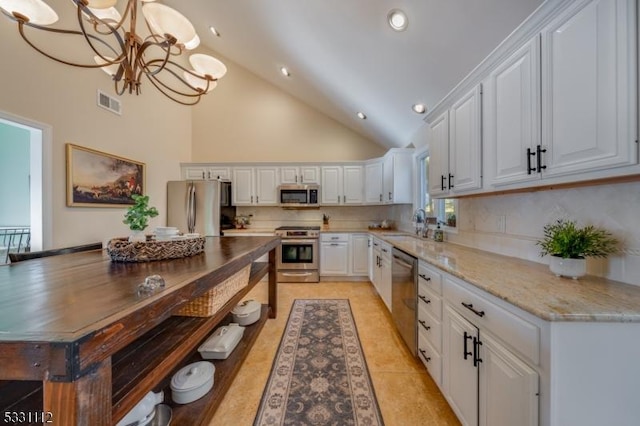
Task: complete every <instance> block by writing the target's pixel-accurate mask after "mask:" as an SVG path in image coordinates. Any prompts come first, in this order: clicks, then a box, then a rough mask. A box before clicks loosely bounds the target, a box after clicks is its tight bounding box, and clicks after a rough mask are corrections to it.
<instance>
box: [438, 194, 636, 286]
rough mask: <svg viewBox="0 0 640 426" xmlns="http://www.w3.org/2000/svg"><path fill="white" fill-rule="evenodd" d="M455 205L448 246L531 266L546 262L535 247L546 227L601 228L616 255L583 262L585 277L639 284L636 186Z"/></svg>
mask: <svg viewBox="0 0 640 426" xmlns="http://www.w3.org/2000/svg"><path fill="white" fill-rule="evenodd" d="M458 206H459V214H458V224H459V230H458V233H457V234H448V235H447V237H448V240H449V241H451V242H455V243H458V244H462V245H466V246H470V247H475V248H479V249H482V250H487V251H491V252H495V253H499V254H504V255H507V256H513V257H519V258H522V259H527V260H531V261H534V262H541V263H547V259H546V258H541V257H540V255H539V253H540V247H539V246H537V245H536V241H537V240H538V239H540V238H541V237H542V236H543V227H544V225H545V224H547V223H550V222H553V221H555V220H556V219H561V218H563V219H569V220H576V221H577V222H578V224H580V225H595V226H597V227H601V228H604V229H606V230H608V231H609V232H611V233H612V234H613V235H614V236H615V237H616V238H617V239H618V240H619V241H620V242H621V245H620V246H621V248H622V250H621V252H620V253H619V254H616V255H613V256H609V257H608V258H607V259H595V258H589V259H587V269H588V272H589V273H590V274H593V275H598V276H604V277H607V278H609V279H613V280H617V281H622V282H626V283H629V284H635V285H640V183H638V182H633V183H621V184H613V185H598V186H590V187H583V188H572V189H562V190H553V191H540V192H532V193H525V194H511V195H499V196H488V197H479V198H468V199H460V200H459V205H458ZM500 222H503V228H501V227H500ZM502 231H504V232H502Z"/></svg>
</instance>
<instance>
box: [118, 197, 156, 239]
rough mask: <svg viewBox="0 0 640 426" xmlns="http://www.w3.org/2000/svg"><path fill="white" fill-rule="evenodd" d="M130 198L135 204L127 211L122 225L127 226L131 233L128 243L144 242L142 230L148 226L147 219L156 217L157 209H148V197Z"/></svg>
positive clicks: (144, 237)
mask: <svg viewBox="0 0 640 426" xmlns="http://www.w3.org/2000/svg"><path fill="white" fill-rule="evenodd" d="M131 198H132V199H133V201H134V202H135V203H134V204H133V205H132V206H130V207H129V208H128V209H127V213H125V215H124V220H123V221H122V223H124V224H126V225H129V229H131V231H133V233H132V234H131V235H130V236H129V241H146V240H147V237H146V236H145V235H144V230H145V228H146V227H147V226H149V218H152V217H156V216H158V214H159V213H158V209H156V208H155V207H149V196H148V195H137V194H134V195H132V196H131Z"/></svg>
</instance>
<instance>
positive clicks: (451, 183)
mask: <svg viewBox="0 0 640 426" xmlns="http://www.w3.org/2000/svg"><path fill="white" fill-rule="evenodd" d="M451 188H453V175H452V174H451V173H449V189H451Z"/></svg>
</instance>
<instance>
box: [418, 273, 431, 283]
mask: <svg viewBox="0 0 640 426" xmlns="http://www.w3.org/2000/svg"><path fill="white" fill-rule="evenodd" d="M418 275H419V276H420V278H422V279H423V280H425V281H431V277H428V276H426V275H425V274H418Z"/></svg>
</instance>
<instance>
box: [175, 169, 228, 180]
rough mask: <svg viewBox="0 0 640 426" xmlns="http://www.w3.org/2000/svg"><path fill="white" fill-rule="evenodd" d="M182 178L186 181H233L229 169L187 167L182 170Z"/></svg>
mask: <svg viewBox="0 0 640 426" xmlns="http://www.w3.org/2000/svg"><path fill="white" fill-rule="evenodd" d="M182 177H183V179H186V180H210V179H224V180H231V169H230V168H229V167H207V166H187V167H183V168H182Z"/></svg>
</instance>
